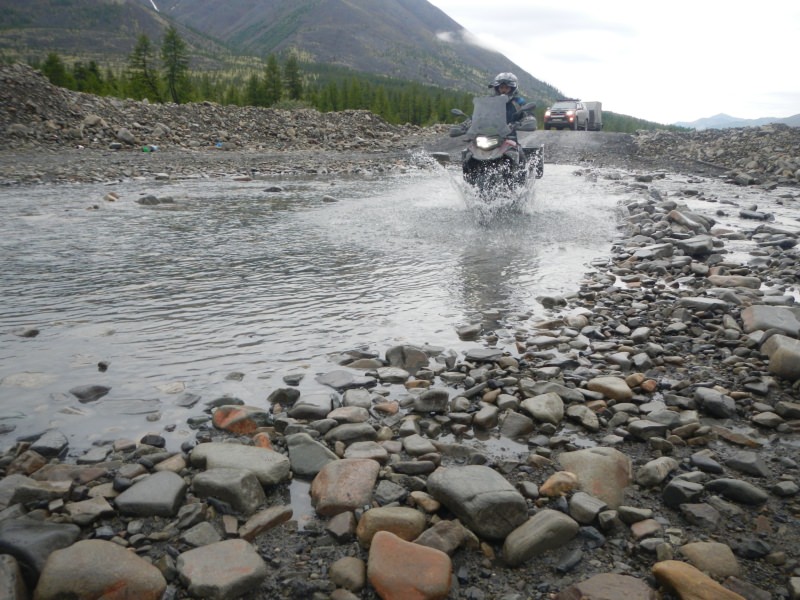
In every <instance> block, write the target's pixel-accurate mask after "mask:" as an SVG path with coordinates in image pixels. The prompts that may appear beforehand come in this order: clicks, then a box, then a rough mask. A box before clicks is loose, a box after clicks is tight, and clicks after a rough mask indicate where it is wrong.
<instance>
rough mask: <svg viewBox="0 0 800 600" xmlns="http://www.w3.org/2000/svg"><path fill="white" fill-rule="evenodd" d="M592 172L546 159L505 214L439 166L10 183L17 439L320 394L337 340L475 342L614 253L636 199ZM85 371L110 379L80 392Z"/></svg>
mask: <svg viewBox="0 0 800 600" xmlns="http://www.w3.org/2000/svg"><path fill="white" fill-rule="evenodd" d="M575 171H576V169H575V168H574V167H568V166H557V165H548V166H547V168H546V173H545V177H544V178H543V179H541V180H539V181H538V182H537V184H536V185H535V186H534V187H533V189H530V190H527V191H526V192H525V194H524V196H523V197H521V198H517V199H516V200H517V201H518V202H517V205H516V207H515V208H514V209H510V207H505V208H496V209H492V210H486V209H484V208H481V207H480V206H479V205H477V204H476V203H475V202H474V200H473V199H472V198H471V196H470V195H469V194H468V193H467V192H466V191H465V190H464V189H463V188H462V186H461V185H460V183H459V180H458V177H457V172H456V171H453V170H449V171H447V170H441V169H440V170H437V171H434V172H425V173H416V174H404V175H397V176H391V177H375V178H353V179H335V180H333V179H326V178H317V179H307V180H299V179H291V180H282V181H277V180H269V181H267V180H259V181H249V182H236V181H233V180H230V179H213V180H212V179H203V178H198V179H189V180H183V181H179V182H169V183H155V182H153V181H148V182H142V181H138V182H137V181H132V182H125V183H119V184H114V185H100V184H98V185H60V186H57V187H51V186H37V187H29V188H13V189H12V188H8V189H5V190H2V191H0V281H2V297H0V431H3V432H4V433H0V446H2V447H7V446H10V445H11V444H13V443H14V441H15V440H16V439H18V438H19V437H21V436H28V435H33V434H36V433H39V432H41V431H44V430H46V429H48V428H57V429H59V430H61V431H62V432H64V433H65V434H66V435H67V436H68V438H69V440H70V453H71V454H79V453H80V452H81V451H82V450H83V449H85V448H87V447H88V446H89V445H90V444H92V443H96V442H99V441H103V440H109V439H115V438H119V437H131V438H134V439H138V437H139V436H141V435H142V434H143V433H146V432H156V433H160V434H162V435H165V436H166V437H167V439H168V447H170V448H176V447H177V446H178V445H179V444H180V442H181V441H183V440H184V439H193V437H194V432H192V431H191V430H190V429H189V427H187V424H186V421H187V418H188V417H190V416H197V415H202V414H203V411H202V407H203V403H204V402H207V401H210V400H213V399H215V398H218V397H220V396H223V395H228V396H231V397H236V398H239V399H241V400H243V401H244V402H246V403H248V404H255V405H262V406H263V405H264V404H265V399H266V397H267V396H268V394H269V393H270V392H271V391H272V390H274V389H275V388H277V387H281V386H284V385H285V384H284V383H283V382H282V377H283V376H284V375H286V374H287V373H289V372H293V371H301V372H303V373H306V377H305V379H304V380H303V382H302V383H301V384H300V387H301V391H302V390H304V389H309V388H313V387H314V386H317V385H319V384H316V383H315V382H314V375H315V374H317V373H320V372H324V371H327V370H332V369H335V368H338V367H337V366H336V364H335V363H334V362H332V361H331V359H330V355H332V354H335V353H338V352H342V351H345V350H348V349H351V348H354V347H359V348H363V349H368V350H371V351H373V352H376V353H378V354H382V353H383V352H385V350H386V349H387V348H388V347H390V346H392V345H396V344H399V343H412V344H432V345H437V346H442V347H444V348H449V349H454V350H456V351H461V350H463V349H465V348H467V347H472V346H474V345H475V343H474V342H463V341H461V340H459V338H458V336H457V334H456V330H457V328H458V327H459V326H461V325H465V324H471V323H482V324H483V325H484V326H485V327H486V328H489V329H501V328H502V327H504V326H506V325H508V324H517V323H521V322H524V321H525V320H527V319H536V318H539V317H542V316H544V314H545V312H544V309H543V308H542V306H541V304H540V303H539V302H537V300H536V299H537V297H540V296H547V295H557V294H564V293H569V292H572V291H574V290H575V289H576V288H577V286H578V283H579V281H580V279H581V278H582V276H583V274H584V273H585V272H586V271H587V265H588V263H589V262H590V261H591V260H592V259H594V258H596V257H598V256H603V255H605V254H607V253H608V250H609V247H610V244H611V242H612V239H613V238H614V235H615V231H616V229H615V227H616V225H615V210H616V205H617V202H618V201H619V200H620V199H621V198H623V197H624V196H623V195H622V192H621V191H619V190H620V188H619V186H616V187H615V186H614V185H613V183H612V182H609V181H606V180H603V179H602V178H601V179H599V180H596V181H593V180H591V179H590V178H587V177H582V176H576V175H575V174H574V172H575ZM274 185H277V186H280V187H281V188H282V191H280V192H267V191H265V190H266V188H269V187H271V186H274ZM109 192H114V193H116V194H118V196H119V199H118V200H117V201H115V202H109V201H106V200H104V197H105V196H106V194H108V193H109ZM628 193H629V192H628ZM145 194H154V195H156V196H158V197H160V198H165V197H170V198H172V199H173V203H171V204H162V205H159V206H143V205H141V204H139V203H137V202H136V200H137V198H140V197H141V196H142V195H145ZM326 196H329V197H330V198H328V199H327V200H326V199H325V197H326ZM333 200H335V201H333ZM32 329H35V330H38V331H39V333H38V335H37V336H35V337H21V336H20V335H19V333H20V332H22V331H26V330H28V331H29V330H32ZM101 362H104V363H107V364H108V369H107V370H106V371H101V370H100V369H99V368H98V364H99V363H101ZM82 385H103V386H107V387H109V388H111V389H110V392H109V393H108V394H107V395H106V396H104V397H103V398H101V399H99V400H97V401H94V402H89V403H80V402H78V400H77V398H76V397H74V396H73V395H72V394H70V392H69V390H70V389H72V388H74V387H76V386H82ZM195 403H196V404H195ZM193 404H194V406H192V405H193ZM166 432H169V433H166Z"/></svg>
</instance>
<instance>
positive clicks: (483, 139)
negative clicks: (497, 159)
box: [475, 135, 500, 150]
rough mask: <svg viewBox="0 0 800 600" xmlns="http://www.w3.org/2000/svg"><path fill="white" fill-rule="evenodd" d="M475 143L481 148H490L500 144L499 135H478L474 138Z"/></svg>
mask: <svg viewBox="0 0 800 600" xmlns="http://www.w3.org/2000/svg"><path fill="white" fill-rule="evenodd" d="M475 145H476V146H477V147H478V148H480V149H481V150H491V149H492V148H497V147H498V146H499V145H500V136H498V135H479V136H478V137H476V138H475Z"/></svg>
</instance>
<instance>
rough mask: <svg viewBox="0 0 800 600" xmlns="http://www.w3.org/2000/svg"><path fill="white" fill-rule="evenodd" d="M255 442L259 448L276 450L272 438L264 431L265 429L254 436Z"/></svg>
mask: <svg viewBox="0 0 800 600" xmlns="http://www.w3.org/2000/svg"><path fill="white" fill-rule="evenodd" d="M253 444H254V445H256V446H257V447H259V448H266V449H267V450H274V448H273V447H272V440H271V439H269V435H268V434H267V433H264V432H263V431H261V432H259V433H257V434H255V435H254V436H253Z"/></svg>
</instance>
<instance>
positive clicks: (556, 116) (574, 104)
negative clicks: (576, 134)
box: [544, 98, 603, 131]
mask: <svg viewBox="0 0 800 600" xmlns="http://www.w3.org/2000/svg"><path fill="white" fill-rule="evenodd" d="M544 128H545V129H551V128H553V129H574V130H578V129H583V130H584V131H600V130H601V129H602V128H603V108H602V104H601V103H600V102H581V101H580V100H578V99H576V98H564V99H562V100H559V101H558V102H556V103H555V104H553V106H551V107H550V108H548V109H547V110H546V111H545V112H544Z"/></svg>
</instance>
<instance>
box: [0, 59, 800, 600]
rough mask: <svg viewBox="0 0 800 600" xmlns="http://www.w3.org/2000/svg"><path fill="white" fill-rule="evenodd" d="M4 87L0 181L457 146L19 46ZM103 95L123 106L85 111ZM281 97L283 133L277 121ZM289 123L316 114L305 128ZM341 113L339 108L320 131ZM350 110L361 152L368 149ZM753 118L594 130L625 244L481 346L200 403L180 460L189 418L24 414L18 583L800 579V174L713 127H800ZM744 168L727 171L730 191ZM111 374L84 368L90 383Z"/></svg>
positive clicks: (9, 481) (512, 598) (401, 587)
mask: <svg viewBox="0 0 800 600" xmlns="http://www.w3.org/2000/svg"><path fill="white" fill-rule="evenodd" d="M0 81H2V82H3V83H4V85H3V86H2V87H1V88H0V89H1V91H0V94H2V95H3V97H2V102H0V111H2V115H3V116H2V119H3V120H2V121H1V122H0V124H2V126H3V127H4V128H5V129H6V131H7V137H8V139H9V140H12V141H10V142H9V145H10V146H11V147H10V148H7V149H6V151H4V152H3V153H2V155H1V156H0V175H1V176H2V179H3V181H4V182H5V183H6V184H7V185H8V186H9V187H7V188H5V191H4V192H3V193H8V192H9V191H10V192H12V193H13V189H14V187H15V186H16V185H22V184H29V183H36V182H40V181H41V182H44V181H55V182H58V181H73V180H90V181H91V180H99V181H105V180H114V179H117V178H128V177H157V176H159V174H160V173H166V175H167V176H171V175H174V174H176V173H180V174H181V175H190V174H199V175H201V176H209V177H212V176H214V175H215V174H217V173H225V174H226V175H227V176H231V175H237V174H238V175H240V176H248V175H249V176H252V174H253V173H254V172H257V173H265V174H266V173H292V172H304V171H305V172H308V171H307V170H309V169H343V171H341V172H351V173H354V174H359V173H368V172H372V171H377V170H380V169H392V170H394V169H405V168H408V167H409V166H420V165H421V166H423V167H424V165H426V164H428V163H430V162H432V161H427V162H426V160H425V159H424V152H419V151H420V150H422V149H423V148H429V149H436V148H444V147H445V146H446V144H445V143H444V142H443V141H441V131H440V130H437V129H436V128H433V129H431V130H421V129H419V128H413V127H406V128H397V127H392V126H389V125H387V124H384V123H381V122H380V120H378V119H376V118H375V117H374V116H371V115H369V114H368V113H352V114H344V115H325V116H320V115H316V114H315V113H313V111H302V114H301V115H295V114H293V113H285V114H284V113H282V112H280V111H275V112H274V113H273V112H271V111H255V110H252V109H230V110H229V109H224V108H222V107H210V106H203V107H200V106H196V107H154V106H149V105H142V104H141V103H119V102H117V101H112V100H108V99H97V98H93V97H88V96H81V95H73V94H69V93H66V92H63V91H62V90H55V89H53V88H50V87H48V86H47V85H46V83H45V82H43V81H41V78H40V77H39V76H38V75H36V74H35V73H33V72H31V71H29V70H27V69H25V68H23V67H4V68H3V69H2V71H0ZM9 89H12V90H13V89H16V90H17V92H16V94H12V93H11V92H9V91H8V90H9ZM28 103H30V105H29V104H28ZM113 110H119V111H120V112H118V113H114V112H113ZM104 111H107V112H104ZM206 111H207V112H206ZM184 114H185V115H186V117H185V121H183V120H181V119H183V117H180V116H179V115H184ZM248 114H249V115H252V119H251V120H250V121H247V120H245V118H246V115H248ZM90 115H96V116H97V117H99V118H100V119H101V121H97V122H96V124H95V125H93V126H88V128H87V127H84V129H83V130H82V132H81V131H80V124H81V123H84V122H85V120H86V119H87V117H88V116H90ZM273 117H274V118H275V119H276V122H277V123H280V125H279V126H277V129H275V130H274V129H263V130H260V132H256V131H255V130H254V127H256V122H260V120H261V119H262V118H265V119H266V118H273ZM226 118H227V119H228V120H225V119H226ZM170 119H172V120H170ZM279 119H289V120H292V121H291V122H292V123H295V124H297V123H299V122H300V121H301V120H307V121H308V122H309V123H314V125H309V126H308V128H307V129H304V128H303V127H297V128H296V129H295V133H296V134H297V135H296V136H295V141H292V140H291V139H289V140H279V139H278V135H279V134H278V133H277V130H281V131H285V130H286V127H287V125H286V123H287V121H280V120H279ZM92 120H93V119H92ZM158 122H160V123H162V124H163V125H164V127H162V129H164V130H165V131H166V130H169V132H170V134H169V136H171V137H167V138H162V139H161V140H159V141H161V142H162V143H161V145H160V146H159V148H158V150H156V151H155V152H142V151H141V148H140V147H139V144H140V143H144V144H153V145H157V144H158V142H155V141H153V140H152V139H150V134H151V133H152V132H153V131H154V130H155V127H156V126H157V123H158ZM237 122H239V123H241V124H242V125H241V129H237V128H236V126H235V123H237ZM325 122H330V123H335V125H332V127H331V132H330V134H329V135H327V136H325V135H322V136H321V137H320V136H319V135H318V136H317V138H316V139H317V142H316V144H313V143H312V142H310V141H309V140H311V139H312V134H311V133H310V132H312V131H317V132H319V131H320V128H321V127H322V126H323V124H324V123H325ZM103 123H105V125H103ZM198 123H215V124H216V125H215V129H216V131H215V132H214V134H213V135H210V136H209V137H208V138H207V139H206V138H202V137H201V133H200V132H201V131H203V130H204V129H208V128H209V127H208V125H206V126H205V127H200V126H199V125H198V126H196V127H195V125H192V124H198ZM135 124H138V126H139V128H137V126H136V125H135ZM14 125H22V126H24V127H25V128H26V129H25V130H24V131H23V130H22V129H21V128H19V127H16V128H14V132H9V130H8V128H9V127H13V126H14ZM123 126H124V127H125V128H126V129H128V131H138V133H137V134H136V136H138V137H136V136H135V137H136V139H135V144H129V143H127V142H124V141H120V140H119V135H118V134H119V128H122V127H123ZM264 127H266V126H264ZM359 127H361V128H362V129H359ZM72 130H76V133H73V134H70V135H69V136H67V134H66V132H67V131H72ZM48 131H49V132H50V134H47V132H48ZM220 131H226V132H228V137H227V138H224V139H223V138H222V137H221V136H220V135H219V132H220ZM353 131H359V132H361V133H360V134H359V136H358V137H359V138H360V139H361V140H362V141H361V142H358V143H359V144H364V145H363V146H361V147H350V146H347V144H349V143H350V142H349V141H345V140H352V136H351V135H349V134H352V132H353ZM370 131H373V133H374V131H379V132H380V131H382V132H383V133H384V134H385V135H373V136H372V137H370V134H369V133H370ZM756 131H757V132H758V133H755V132H747V131H744V132H743V131H741V130H736V131H734V132H732V133H724V132H720V133H715V134H713V135H708V136H706V134H703V135H698V134H686V136H685V138H684V136H683V134H681V136H679V137H678V138H673V137H672V136H671V135H667V134H659V133H655V134H642V135H640V136H632V137H631V138H630V139H627V140H622V139H621V138H618V142H620V143H619V144H615V145H614V147H615V148H617V149H619V148H627V149H628V150H627V151H626V152H624V153H623V152H609V153H607V154H604V153H603V152H602V147H603V144H602V143H597V147H596V148H593V151H592V152H591V153H587V154H586V156H587V159H586V160H585V161H578V162H582V164H581V165H580V175H581V176H585V177H606V178H610V179H612V180H613V181H615V182H616V184H617V185H619V186H621V187H623V188H625V189H626V190H628V191H629V192H630V193H631V194H632V195H633V196H634V197H635V198H637V199H636V200H634V201H627V202H626V203H625V205H623V206H620V207H619V208H620V223H619V227H620V238H619V240H618V241H617V242H616V243H615V245H614V248H613V251H612V254H611V256H609V257H598V259H597V260H596V261H595V262H594V263H593V265H592V270H591V271H590V272H589V273H587V275H586V278H585V281H584V282H583V284H582V285H581V286H580V288H579V289H577V290H575V292H574V294H570V295H568V296H565V297H557V298H541V299H540V302H541V303H542V304H544V305H545V306H547V307H548V308H549V311H550V316H549V318H548V319H546V320H537V321H535V322H528V323H526V324H525V325H524V326H522V325H517V326H515V327H514V328H513V329H510V330H509V331H506V332H496V331H486V330H484V329H483V328H482V327H481V326H479V325H476V326H474V327H465V328H464V329H462V330H460V331H459V335H460V336H461V337H462V339H465V340H470V339H471V340H473V341H474V348H473V349H472V350H470V351H468V352H465V353H463V354H461V353H456V352H453V351H452V350H448V349H447V348H434V347H428V346H424V345H420V346H411V345H403V346H396V347H393V348H386V349H381V350H380V351H376V352H369V351H364V350H359V351H356V350H351V349H343V350H342V353H341V355H340V356H339V357H338V359H337V360H336V361H335V362H333V363H332V364H331V368H330V370H329V371H328V372H326V373H323V374H320V375H319V376H318V383H321V384H323V385H325V386H326V387H327V388H328V389H329V390H330V392H329V393H322V394H320V393H318V392H317V393H303V392H302V390H303V385H302V384H303V381H302V378H301V377H299V376H298V377H297V378H293V377H291V376H287V378H286V379H285V380H284V383H285V386H283V387H280V388H277V389H273V390H265V401H264V403H263V404H261V405H258V406H249V405H244V404H242V403H241V402H237V401H236V400H235V399H231V398H220V399H218V400H215V401H212V402H210V403H208V404H207V405H204V406H202V407H201V406H199V405H198V407H197V411H198V413H197V415H196V417H194V418H192V419H191V420H190V421H191V422H190V423H189V424H188V425H189V426H191V427H192V428H193V429H194V430H195V432H196V434H195V439H194V440H192V441H191V442H187V443H185V444H184V446H183V447H182V449H181V452H177V453H174V452H167V451H165V450H164V448H165V439H164V436H167V435H169V432H163V436H162V435H149V436H146V437H145V438H143V439H124V437H120V438H119V439H112V440H106V441H104V442H103V443H99V444H97V445H96V446H95V447H94V448H93V449H92V450H91V451H89V452H88V453H86V454H85V455H83V456H81V457H79V458H77V459H68V460H65V459H64V458H63V457H64V456H65V455H66V453H67V451H68V440H67V439H66V438H65V437H64V436H63V434H61V433H60V432H59V431H57V430H51V431H48V432H46V433H45V434H44V435H42V436H40V437H35V438H33V439H25V440H14V439H13V437H12V436H13V432H6V433H5V435H4V436H3V437H0V442H5V443H4V444H3V449H4V453H3V455H2V458H0V469H1V470H2V471H0V473H1V474H2V479H0V590H2V593H3V594H4V595H5V596H6V597H9V598H14V599H21V598H27V597H29V596H34V597H35V598H39V599H48V598H64V597H76V598H112V597H113V598H117V597H135V598H186V597H202V598H220V599H221V598H226V599H227V598H235V597H241V598H249V599H257V598H258V599H261V598H264V599H272V598H275V599H282V598H298V599H299V598H313V599H315V600H324V599H328V598H330V599H334V600H348V599H353V598H362V599H374V598H383V599H390V598H391V599H405V598H432V599H433V598H442V599H443V598H453V599H455V598H465V599H470V600H481V599H487V600H488V599H495V598H499V599H503V600H517V599H528V598H531V599H542V600H544V599H558V600H571V599H577V598H589V599H595V600H600V599H617V598H628V599H636V600H638V599H651V598H657V597H659V596H660V597H662V598H664V599H670V598H681V599H689V598H692V599H708V600H712V599H713V600H718V599H723V600H725V599H730V600H735V599H740V598H745V599H747V600H761V599H764V600H766V599H768V598H775V599H787V598H790V599H792V600H796V599H797V598H800V562H798V561H799V560H800V556H799V555H798V550H797V549H798V547H800V544H799V543H800V526H798V516H800V495H798V493H799V492H800V485H798V477H800V472H798V460H800V459H799V458H798V455H799V454H800V453H799V451H798V448H800V437H799V436H798V432H799V431H800V402H798V401H797V384H796V383H795V382H797V381H798V380H800V342H798V341H797V340H798V336H800V320H799V319H798V313H797V310H796V308H795V299H796V294H797V276H798V275H797V274H798V268H797V251H796V244H797V239H798V233H799V232H800V228H798V227H797V221H796V216H795V208H796V203H797V201H798V193H797V190H796V188H795V187H793V183H792V177H791V176H790V173H791V168H785V169H782V170H780V171H778V170H776V167H775V166H770V165H776V164H777V162H770V161H772V160H773V159H772V158H770V159H765V160H764V161H762V162H761V163H759V162H758V161H756V164H750V163H749V162H748V163H745V164H739V161H741V160H744V159H745V158H746V156H745V150H744V149H742V150H741V152H742V154H741V155H740V156H739V157H738V158H736V159H735V160H734V159H733V158H730V159H729V158H728V157H727V156H726V155H725V152H727V151H730V150H731V149H732V148H735V147H741V148H745V145H744V143H743V144H742V145H741V146H737V145H736V144H735V143H733V142H731V143H729V144H724V143H720V145H719V147H716V146H715V144H717V143H718V140H719V139H720V138H723V137H725V136H726V135H729V136H738V138H740V139H742V140H744V139H745V138H747V139H749V138H750V137H752V138H753V139H756V140H761V141H762V142H763V143H762V145H761V146H759V148H760V149H759V152H761V151H763V152H764V153H765V154H764V155H765V156H767V155H768V156H770V157H777V156H782V153H783V152H784V150H786V149H787V148H788V149H789V150H786V152H787V153H788V154H789V155H791V156H789V157H788V158H789V159H791V160H796V158H797V156H798V153H797V145H796V144H797V142H796V139H797V138H796V132H795V131H793V130H789V131H785V130H784V129H783V128H773V129H770V128H766V129H765V128H758V129H757V130H756ZM770 131H771V132H772V133H770ZM87 132H90V134H89V135H87ZM145 132H146V134H147V135H142V134H143V133H145ZM247 132H252V137H251V138H245V135H249V134H247ZM300 132H304V133H300ZM762 132H764V133H762ZM751 134H752V135H751ZM48 135H49V136H50V137H48ZM315 135H316V134H315ZM601 135H602V134H601ZM784 136H785V137H784ZM563 139H565V140H566V139H568V138H566V137H564V138H563ZM572 139H579V138H575V137H574V136H572ZM584 139H586V140H596V139H598V137H597V136H592V137H591V138H584ZM648 139H650V141H647V140H648ZM792 139H794V140H795V141H794V142H792V141H791V140H792ZM93 140H96V142H94V141H93ZM192 140H194V141H196V142H197V143H198V145H197V146H195V145H194V144H193V143H192ZM232 140H234V141H235V143H236V144H237V146H236V149H234V150H228V151H226V150H225V149H224V148H225V143H226V142H227V143H231V142H232ZM254 140H257V141H254ZM337 140H338V141H337ZM681 140H683V141H681ZM685 140H691V141H690V142H686V141H685ZM702 140H711V141H709V142H708V143H707V144H702V143H701V141H702ZM623 141H624V143H622V142H623ZM218 142H221V143H222V144H223V145H222V147H221V148H218V147H217V143H218ZM590 143H593V144H594V143H595V142H593V141H592V142H590ZM792 143H794V144H795V145H794V146H792V145H791V144H792ZM116 144H122V145H121V146H119V147H118V148H117V146H116ZM280 144H284V145H280ZM304 144H309V146H306V145H304ZM687 144H689V145H688V146H687ZM208 145H212V146H213V148H208V147H207V146H208ZM78 146H83V147H82V148H78ZM112 146H113V148H112ZM312 147H313V148H316V149H317V151H315V157H317V158H316V159H315V160H312V158H311V157H309V156H308V154H307V150H308V149H309V148H312ZM562 147H563V146H562ZM689 147H691V149H692V150H691V151H689V150H688V149H687V148H689ZM715 147H716V149H714V148H715ZM766 147H768V149H767V148H766ZM659 148H660V149H659ZM747 148H748V150H747V152H754V150H752V148H751V147H750V146H747ZM791 148H794V149H793V150H791ZM659 153H663V154H659ZM143 156H146V158H145V159H143V158H142V157H143ZM420 156H423V158H422V159H420V158H419V157H420ZM575 156H576V155H575V154H567V153H565V154H564V155H563V157H564V158H563V160H564V162H567V163H569V160H570V159H572V158H574V157H575ZM712 156H713V160H710V158H711V157H712ZM15 157H16V158H15ZM217 157H225V158H221V159H219V160H217ZM322 157H324V158H322ZM337 157H338V158H337ZM23 159H24V160H23ZM153 159H157V160H159V161H162V162H160V163H158V164H156V165H154V163H153V162H152V161H153ZM551 160H561V158H559V155H558V153H554V154H553V155H551ZM777 160H778V159H777V158H776V159H775V161H777ZM781 160H783V158H782V159H781ZM117 161H118V162H117ZM144 161H151V162H144ZM163 161H166V162H163ZM729 161H730V162H729ZM142 165H145V166H142ZM165 165H166V166H165ZM683 167H685V168H686V170H681V171H679V172H676V171H675V169H676V168H679V169H680V168H683ZM345 170H346V171H345ZM335 172H339V171H335ZM698 173H704V174H705V175H704V176H700V175H698ZM742 173H746V174H747V175H748V176H749V177H750V178H749V179H747V180H745V178H743V177H742ZM711 180H713V181H714V183H715V184H716V185H717V187H712V186H711V185H710V182H711ZM719 180H725V181H729V182H730V183H729V184H727V185H725V187H724V189H723V191H722V192H720V191H719V189H720V188H719V187H718V185H719V183H718V181H719ZM790 184H791V185H790ZM35 334H36V332H35V331H17V332H14V334H13V335H22V336H24V335H35ZM7 335H10V334H9V333H7ZM502 336H510V337H511V340H510V341H511V343H510V344H509V343H508V342H509V340H507V339H501V338H502ZM509 345H510V346H511V347H512V348H513V349H514V350H513V351H508V350H503V349H500V348H501V347H502V348H508V347H509ZM104 393H105V391H104V389H103V388H102V387H99V386H94V385H90V384H87V386H85V387H82V388H75V389H73V390H72V394H73V395H75V396H76V397H78V398H83V399H84V400H86V401H91V400H92V399H93V398H98V397H101V396H102V395H103V394H104ZM303 499H305V500H306V501H307V502H309V503H310V507H308V510H305V509H306V507H305V503H304V502H303V501H302V500H303Z"/></svg>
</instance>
